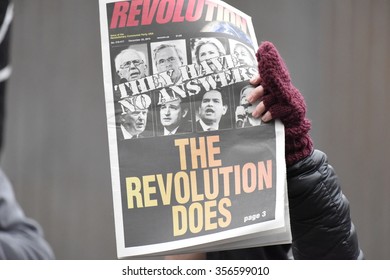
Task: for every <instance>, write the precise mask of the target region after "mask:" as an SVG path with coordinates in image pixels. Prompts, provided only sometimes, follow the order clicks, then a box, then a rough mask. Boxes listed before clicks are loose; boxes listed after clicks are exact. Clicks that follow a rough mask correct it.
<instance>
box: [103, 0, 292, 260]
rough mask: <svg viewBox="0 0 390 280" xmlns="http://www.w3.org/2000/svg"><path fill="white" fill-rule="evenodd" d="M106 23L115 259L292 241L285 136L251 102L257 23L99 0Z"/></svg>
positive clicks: (222, 11)
mask: <svg viewBox="0 0 390 280" xmlns="http://www.w3.org/2000/svg"><path fill="white" fill-rule="evenodd" d="M100 27H101V44H102V61H103V73H104V77H103V78H104V90H105V100H106V115H107V129H108V137H109V151H110V163H111V175H112V191H113V200H114V201H113V202H114V214H115V231H116V239H117V252H118V257H119V258H123V257H136V256H151V255H164V254H168V253H169V254H173V253H186V252H194V251H210V250H221V249H228V248H232V249H233V248H241V247H249V246H261V245H267V244H278V243H286V242H290V241H291V233H290V229H289V218H288V216H289V215H288V207H287V206H288V205H287V199H286V185H285V182H286V169H285V162H284V129H283V126H282V124H281V123H280V122H278V121H273V122H270V123H262V122H261V121H260V120H258V119H253V118H252V117H251V112H252V110H253V108H254V106H256V104H249V103H248V101H247V100H246V96H247V94H248V93H249V92H250V91H251V90H252V87H251V86H250V85H249V82H248V81H249V79H250V78H251V77H252V76H253V75H255V74H257V71H258V70H257V62H256V59H255V56H254V53H255V50H256V48H257V40H256V36H255V32H254V29H253V26H252V22H251V18H250V17H249V16H247V15H245V14H244V13H242V12H240V11H239V10H237V9H235V8H233V7H231V6H229V5H227V4H226V3H224V2H222V1H216V0H203V1H202V0H170V1H169V0H132V1H112V0H111V1H110V0H100ZM260 32H261V31H260Z"/></svg>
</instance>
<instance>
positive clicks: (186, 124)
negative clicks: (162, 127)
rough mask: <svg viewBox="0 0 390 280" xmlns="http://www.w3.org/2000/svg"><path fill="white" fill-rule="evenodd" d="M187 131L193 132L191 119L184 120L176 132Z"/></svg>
mask: <svg viewBox="0 0 390 280" xmlns="http://www.w3.org/2000/svg"><path fill="white" fill-rule="evenodd" d="M186 132H192V123H191V122H189V121H184V122H182V123H181V124H180V125H179V127H178V129H177V131H176V133H186Z"/></svg>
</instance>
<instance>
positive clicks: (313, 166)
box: [207, 150, 363, 260]
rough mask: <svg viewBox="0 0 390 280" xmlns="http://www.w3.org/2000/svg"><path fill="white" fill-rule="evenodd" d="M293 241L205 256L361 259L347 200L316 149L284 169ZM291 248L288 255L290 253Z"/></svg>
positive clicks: (330, 169)
mask: <svg viewBox="0 0 390 280" xmlns="http://www.w3.org/2000/svg"><path fill="white" fill-rule="evenodd" d="M287 183H288V197H289V206H290V222H291V231H292V237H293V242H292V244H291V245H277V246H268V247H259V248H248V249H240V250H229V251H219V252H210V253H207V258H208V259H290V258H294V259H339V260H341V259H363V253H362V251H361V250H360V248H359V244H358V239H357V234H356V231H355V228H354V225H353V224H352V222H351V218H350V213H349V202H348V200H347V198H346V197H345V196H344V195H343V193H342V191H341V188H340V183H339V180H338V178H337V175H336V173H335V171H334V170H333V168H332V166H330V165H329V164H328V161H327V157H326V155H325V154H324V153H323V152H321V151H318V150H314V151H313V153H312V154H311V155H310V156H308V157H307V158H305V159H303V160H301V161H299V162H298V163H296V164H294V165H293V166H291V167H289V168H288V169H287ZM291 251H292V255H291Z"/></svg>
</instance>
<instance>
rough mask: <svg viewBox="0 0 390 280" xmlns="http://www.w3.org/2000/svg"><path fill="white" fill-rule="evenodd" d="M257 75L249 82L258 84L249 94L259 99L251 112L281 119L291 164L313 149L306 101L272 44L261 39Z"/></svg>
mask: <svg viewBox="0 0 390 280" xmlns="http://www.w3.org/2000/svg"><path fill="white" fill-rule="evenodd" d="M256 57H257V61H258V69H259V74H260V77H254V78H253V79H252V80H251V83H252V84H259V83H260V86H258V87H257V88H256V90H254V91H252V94H251V96H250V97H249V98H248V99H249V101H250V102H251V103H253V102H254V101H256V100H258V99H259V98H261V99H262V101H261V102H260V104H259V105H257V107H256V109H255V111H254V112H253V114H252V115H253V116H254V117H261V118H262V120H263V121H265V122H267V121H269V120H271V119H280V120H281V121H282V122H283V124H284V126H285V142H286V144H285V145H286V149H285V153H286V164H287V166H291V165H293V164H294V163H296V162H298V161H299V160H301V159H303V158H305V157H307V156H308V155H310V153H311V152H312V150H313V142H312V140H311V138H310V135H309V133H308V132H309V130H310V127H311V124H310V121H309V120H308V119H307V118H306V104H305V101H304V98H303V96H302V94H301V93H300V92H299V90H298V89H296V88H295V87H294V85H293V84H292V83H291V79H290V74H289V72H288V70H287V67H286V65H285V63H284V61H283V59H282V58H281V56H280V55H279V52H278V51H277V49H276V48H275V46H274V45H273V44H272V43H270V42H263V43H262V44H261V45H260V47H259V49H258V51H257V53H256Z"/></svg>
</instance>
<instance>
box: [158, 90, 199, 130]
mask: <svg viewBox="0 0 390 280" xmlns="http://www.w3.org/2000/svg"><path fill="white" fill-rule="evenodd" d="M188 114H189V108H188V106H187V104H185V102H183V100H182V99H181V98H180V97H176V98H174V99H172V100H170V101H168V102H164V103H163V104H161V106H160V122H161V126H162V129H160V130H159V131H158V132H157V135H159V136H162V135H173V134H181V133H188V132H192V125H191V123H190V122H189V121H188Z"/></svg>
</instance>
